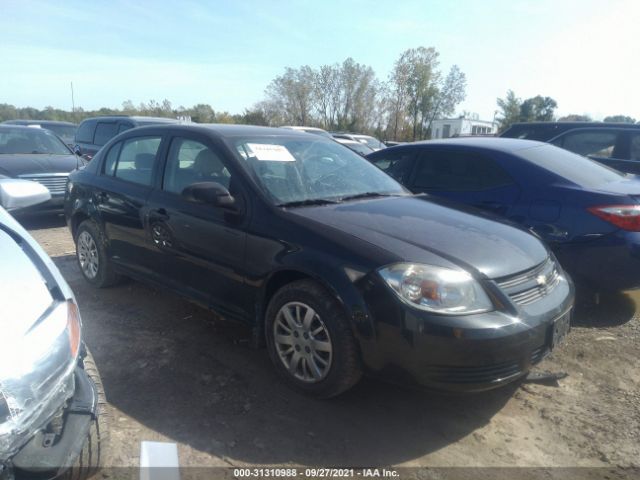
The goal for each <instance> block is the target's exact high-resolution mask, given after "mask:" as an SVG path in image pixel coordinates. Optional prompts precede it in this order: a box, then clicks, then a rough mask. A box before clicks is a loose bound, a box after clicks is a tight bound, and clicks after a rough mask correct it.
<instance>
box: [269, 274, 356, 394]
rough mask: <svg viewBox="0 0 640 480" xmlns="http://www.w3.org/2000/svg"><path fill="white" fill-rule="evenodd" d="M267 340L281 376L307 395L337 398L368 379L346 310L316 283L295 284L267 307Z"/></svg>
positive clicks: (285, 288) (281, 291)
mask: <svg viewBox="0 0 640 480" xmlns="http://www.w3.org/2000/svg"><path fill="white" fill-rule="evenodd" d="M266 339H267V348H268V350H269V355H270V357H271V360H272V362H273V364H274V365H275V368H276V370H277V371H278V373H280V375H281V376H282V377H283V378H284V379H285V380H286V381H287V383H288V384H289V385H291V386H292V387H294V388H295V389H297V390H300V391H302V392H304V393H306V394H309V395H312V396H315V397H320V398H327V397H333V396H335V395H338V394H340V393H342V392H344V391H345V390H348V389H349V388H351V387H352V386H353V385H355V384H356V383H357V382H358V380H359V379H360V377H361V376H362V370H361V366H360V357H359V354H358V349H357V346H356V341H355V339H354V337H353V333H352V332H351V329H350V326H349V322H348V319H347V317H346V315H345V314H344V312H343V310H342V307H341V306H340V304H339V303H338V301H337V300H336V299H335V298H334V296H333V295H331V294H330V293H329V292H327V291H326V290H325V289H324V288H323V287H322V286H321V285H319V284H318V283H316V282H314V281H311V280H301V281H298V282H293V283H290V284H289V285H286V286H284V287H283V288H281V289H280V290H279V291H278V292H276V294H275V295H274V296H273V298H272V299H271V302H270V303H269V307H268V308H267V314H266Z"/></svg>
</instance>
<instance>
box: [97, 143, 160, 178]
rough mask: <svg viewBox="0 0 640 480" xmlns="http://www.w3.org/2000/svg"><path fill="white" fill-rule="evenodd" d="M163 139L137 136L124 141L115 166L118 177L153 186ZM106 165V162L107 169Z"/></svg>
mask: <svg viewBox="0 0 640 480" xmlns="http://www.w3.org/2000/svg"><path fill="white" fill-rule="evenodd" d="M161 140H162V137H136V138H130V139H128V140H125V141H124V142H122V147H121V148H120V152H119V155H118V162H117V164H116V167H115V176H116V178H121V179H122V180H126V181H128V182H133V183H138V184H140V185H146V186H151V183H152V178H153V177H152V173H153V167H154V165H155V163H156V158H157V154H158V148H159V147H160V141H161ZM112 150H113V149H112ZM109 154H111V150H110V151H109ZM107 161H108V158H107ZM106 167H107V163H106V162H105V171H106Z"/></svg>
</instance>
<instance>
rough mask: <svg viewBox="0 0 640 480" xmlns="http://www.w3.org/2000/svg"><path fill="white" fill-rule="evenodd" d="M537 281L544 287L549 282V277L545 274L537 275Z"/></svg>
mask: <svg viewBox="0 0 640 480" xmlns="http://www.w3.org/2000/svg"><path fill="white" fill-rule="evenodd" d="M536 283H537V284H538V286H539V287H544V286H545V285H546V284H547V277H545V276H544V275H538V276H537V277H536Z"/></svg>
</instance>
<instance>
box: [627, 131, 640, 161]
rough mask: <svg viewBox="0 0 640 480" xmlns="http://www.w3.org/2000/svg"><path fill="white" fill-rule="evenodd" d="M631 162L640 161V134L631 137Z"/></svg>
mask: <svg viewBox="0 0 640 480" xmlns="http://www.w3.org/2000/svg"><path fill="white" fill-rule="evenodd" d="M629 159H630V160H640V133H635V134H633V135H631V152H630V155H629Z"/></svg>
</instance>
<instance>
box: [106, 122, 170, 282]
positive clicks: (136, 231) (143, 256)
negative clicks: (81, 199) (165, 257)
mask: <svg viewBox="0 0 640 480" xmlns="http://www.w3.org/2000/svg"><path fill="white" fill-rule="evenodd" d="M162 140H163V136H162V135H160V134H157V135H153V134H148V135H146V136H143V137H129V138H126V139H124V140H122V141H120V142H118V143H116V144H114V145H113V146H111V147H110V149H109V151H108V152H107V153H106V155H105V160H104V162H103V164H102V166H101V176H102V179H101V181H100V182H99V185H100V187H98V188H96V189H95V190H94V202H95V204H96V206H97V207H98V210H99V212H100V217H101V218H102V221H103V226H104V231H105V234H106V236H107V239H108V241H109V252H110V255H111V256H112V258H113V260H114V261H115V262H116V263H118V264H120V265H122V266H125V267H126V268H128V269H131V270H134V271H138V272H142V273H146V274H151V273H153V269H152V263H151V262H152V259H151V252H150V245H149V242H147V241H146V233H145V229H144V223H143V222H144V218H145V212H146V201H147V197H148V196H149V194H150V193H151V190H152V185H153V184H154V181H155V179H156V175H157V174H158V172H159V171H158V158H159V157H160V153H161V151H162V150H161V147H162V146H163V142H162Z"/></svg>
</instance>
